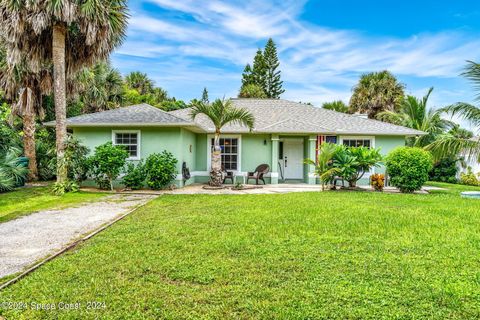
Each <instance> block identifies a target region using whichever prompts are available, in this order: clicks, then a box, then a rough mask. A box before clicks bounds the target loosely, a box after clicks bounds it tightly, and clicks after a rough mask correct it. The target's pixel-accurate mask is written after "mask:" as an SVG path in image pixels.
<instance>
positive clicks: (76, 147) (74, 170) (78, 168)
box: [64, 136, 90, 183]
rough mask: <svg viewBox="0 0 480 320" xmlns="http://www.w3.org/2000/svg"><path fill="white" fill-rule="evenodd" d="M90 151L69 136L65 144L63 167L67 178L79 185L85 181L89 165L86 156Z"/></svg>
mask: <svg viewBox="0 0 480 320" xmlns="http://www.w3.org/2000/svg"><path fill="white" fill-rule="evenodd" d="M89 151H90V150H89V149H88V148H87V147H85V146H83V145H82V144H80V142H79V141H78V140H77V139H76V138H74V137H72V136H69V137H68V139H67V141H66V144H65V157H64V161H65V165H66V166H67V174H68V178H69V179H71V180H73V181H75V182H77V183H80V182H82V181H84V180H85V179H87V174H88V171H89V164H88V161H87V154H88V152H89Z"/></svg>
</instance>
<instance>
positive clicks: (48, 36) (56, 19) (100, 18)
mask: <svg viewBox="0 0 480 320" xmlns="http://www.w3.org/2000/svg"><path fill="white" fill-rule="evenodd" d="M127 11H128V9H127V5H126V0H103V1H91V0H38V1H18V0H1V1H0V35H1V36H3V37H4V38H5V41H6V46H7V55H8V61H9V63H10V64H12V65H16V64H18V63H20V60H21V57H22V56H27V57H28V60H27V64H28V65H27V68H28V69H29V70H31V71H32V72H35V73H40V72H41V70H42V65H44V64H49V63H52V64H53V77H54V85H53V91H54V101H55V118H56V143H57V160H58V161H57V163H58V164H59V165H58V166H57V181H58V182H63V181H65V180H66V178H67V172H66V168H65V166H63V165H62V163H63V159H64V152H65V140H66V137H67V126H66V78H67V77H72V76H73V75H74V74H75V73H76V72H77V71H79V70H80V69H81V68H83V67H85V66H91V65H93V64H94V63H95V62H96V61H97V60H99V59H106V58H107V57H108V55H109V54H110V52H111V51H112V50H113V49H114V48H116V47H117V46H119V45H120V44H121V43H122V41H123V39H124V37H125V32H126V27H127V19H128V12H127Z"/></svg>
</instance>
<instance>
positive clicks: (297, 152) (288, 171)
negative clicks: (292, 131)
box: [283, 139, 303, 179]
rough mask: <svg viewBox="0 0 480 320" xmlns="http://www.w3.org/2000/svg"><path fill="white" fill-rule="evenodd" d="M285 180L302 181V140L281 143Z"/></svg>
mask: <svg viewBox="0 0 480 320" xmlns="http://www.w3.org/2000/svg"><path fill="white" fill-rule="evenodd" d="M283 161H284V163H283V167H284V175H285V179H303V139H295V140H294V139H292V140H285V141H284V142H283Z"/></svg>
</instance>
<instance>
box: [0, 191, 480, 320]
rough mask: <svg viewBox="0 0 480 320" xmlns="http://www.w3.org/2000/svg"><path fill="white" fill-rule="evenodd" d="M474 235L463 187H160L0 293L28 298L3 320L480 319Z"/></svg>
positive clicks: (477, 210) (478, 235) (478, 214)
mask: <svg viewBox="0 0 480 320" xmlns="http://www.w3.org/2000/svg"><path fill="white" fill-rule="evenodd" d="M479 230H480V200H475V199H462V198H460V197H459V195H458V193H457V192H443V193H442V192H438V193H435V194H430V195H403V194H380V193H373V192H323V193H321V192H311V193H291V194H278V195H223V196H208V195H166V196H161V197H159V198H158V199H156V200H154V201H152V202H151V203H149V204H148V205H146V206H145V207H143V208H141V209H139V210H137V211H136V212H134V213H133V214H132V215H130V216H128V217H127V218H126V219H124V220H122V221H120V222H118V223H117V224H115V225H114V226H112V227H111V228H109V229H107V230H106V231H105V232H103V233H101V234H99V235H97V236H96V237H94V238H93V239H91V240H89V241H88V242H87V243H86V244H84V245H83V246H82V247H80V248H79V249H77V250H75V251H74V252H70V253H68V254H65V255H63V256H62V257H60V258H57V259H55V260H53V261H52V262H50V263H48V264H47V265H45V266H43V267H41V268H40V269H39V270H37V271H35V272H34V273H32V274H31V275H29V276H28V277H26V278H24V279H23V280H21V281H20V282H18V283H16V284H14V285H13V286H11V287H9V288H7V289H6V290H4V291H3V292H1V293H0V302H25V303H27V304H29V306H28V307H27V308H26V309H25V310H23V311H20V310H7V309H6V308H7V307H3V309H0V314H4V315H5V316H6V317H7V318H10V317H11V318H25V319H31V318H40V317H49V318H69V319H79V318H91V319H92V318H109V319H113V318H123V319H140V318H169V319H177V318H199V317H203V318H241V319H248V318H264V319H271V318H283V319H305V318H327V319H333V318H337V319H352V318H355V319H360V318H361V319H365V318H371V319H378V318H402V319H405V318H415V319H421V318H430V319H444V318H452V319H453V318H455V319H460V318H463V319H472V318H478V317H480V303H479V301H480V256H479V254H478V253H479V252H480V232H479ZM91 301H96V302H99V303H100V304H99V305H98V307H99V309H96V310H93V309H87V303H88V302H91ZM32 302H33V303H36V304H41V303H43V304H44V305H45V304H48V303H56V304H57V306H58V303H59V302H63V303H75V302H79V303H81V306H80V309H79V310H71V311H65V310H58V308H57V309H56V310H53V311H45V310H43V311H42V310H37V311H35V310H33V309H32V307H31V303H32ZM103 303H104V304H103ZM1 306H2V305H1V304H0V308H1ZM88 306H92V304H90V305H88ZM103 306H104V307H103Z"/></svg>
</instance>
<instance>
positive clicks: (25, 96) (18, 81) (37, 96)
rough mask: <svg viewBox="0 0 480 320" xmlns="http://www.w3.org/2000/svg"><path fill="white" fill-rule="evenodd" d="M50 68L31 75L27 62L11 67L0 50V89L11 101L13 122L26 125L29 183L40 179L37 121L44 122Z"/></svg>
mask: <svg viewBox="0 0 480 320" xmlns="http://www.w3.org/2000/svg"><path fill="white" fill-rule="evenodd" d="M50 70H51V68H49V67H48V66H45V67H44V68H43V70H42V71H41V72H40V73H33V72H30V71H29V70H28V68H27V63H26V62H25V58H24V59H22V60H21V62H20V63H18V64H16V65H13V66H9V65H8V63H7V62H6V52H5V50H4V48H3V46H2V48H1V49H0V88H2V90H3V91H4V92H5V95H6V97H7V98H8V99H9V100H10V101H12V109H11V117H10V118H11V119H10V122H12V121H13V117H15V116H19V117H20V118H21V119H22V123H23V149H24V151H23V153H24V155H25V156H26V157H27V158H28V159H29V162H28V169H29V171H28V180H29V181H33V180H37V179H38V168H37V159H36V150H35V131H36V117H39V118H40V119H42V118H43V117H44V114H45V112H44V110H43V107H42V97H43V95H46V94H50V93H51V90H52V78H51V71H50Z"/></svg>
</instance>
